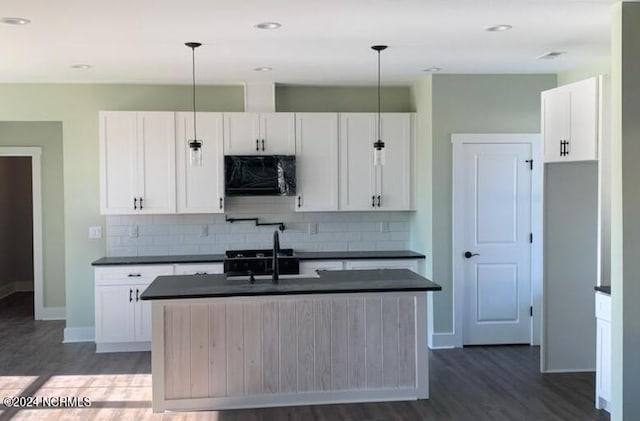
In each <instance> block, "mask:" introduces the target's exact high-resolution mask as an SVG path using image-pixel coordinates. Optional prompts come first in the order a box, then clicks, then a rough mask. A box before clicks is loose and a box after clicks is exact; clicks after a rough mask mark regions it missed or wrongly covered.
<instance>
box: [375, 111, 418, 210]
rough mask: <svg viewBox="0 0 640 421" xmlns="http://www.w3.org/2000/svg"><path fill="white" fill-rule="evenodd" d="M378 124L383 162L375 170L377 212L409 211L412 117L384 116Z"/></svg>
mask: <svg viewBox="0 0 640 421" xmlns="http://www.w3.org/2000/svg"><path fill="white" fill-rule="evenodd" d="M380 123H381V134H382V140H383V141H384V144H385V146H384V149H385V162H384V165H379V166H377V168H376V205H377V207H376V209H379V210H410V209H411V168H412V165H411V115H410V114H383V115H382V116H381V119H380ZM378 195H379V197H380V201H379V202H378Z"/></svg>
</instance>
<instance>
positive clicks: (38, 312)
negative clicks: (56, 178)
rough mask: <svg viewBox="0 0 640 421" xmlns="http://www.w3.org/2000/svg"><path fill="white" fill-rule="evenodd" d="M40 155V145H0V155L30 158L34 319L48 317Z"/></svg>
mask: <svg viewBox="0 0 640 421" xmlns="http://www.w3.org/2000/svg"><path fill="white" fill-rule="evenodd" d="M41 156H42V148H40V147H35V146H30V147H13V146H6V147H5V146H2V147H0V157H3V158H10V157H30V158H31V194H32V196H33V202H32V204H33V210H32V213H33V216H32V218H33V309H34V318H35V319H36V320H42V319H45V318H48V317H46V315H45V312H44V285H43V260H42V179H41V173H42V168H41V159H40V158H41Z"/></svg>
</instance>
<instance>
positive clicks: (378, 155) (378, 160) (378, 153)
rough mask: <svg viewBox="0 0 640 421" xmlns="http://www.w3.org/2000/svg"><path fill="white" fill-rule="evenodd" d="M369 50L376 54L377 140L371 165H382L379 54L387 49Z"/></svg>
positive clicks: (378, 46)
mask: <svg viewBox="0 0 640 421" xmlns="http://www.w3.org/2000/svg"><path fill="white" fill-rule="evenodd" d="M371 49H373V50H375V51H377V52H378V133H377V134H378V140H376V141H375V142H374V143H373V165H384V142H383V141H382V136H381V134H380V132H381V130H380V127H381V124H380V52H381V51H384V50H386V49H387V46H386V45H373V46H372V47H371Z"/></svg>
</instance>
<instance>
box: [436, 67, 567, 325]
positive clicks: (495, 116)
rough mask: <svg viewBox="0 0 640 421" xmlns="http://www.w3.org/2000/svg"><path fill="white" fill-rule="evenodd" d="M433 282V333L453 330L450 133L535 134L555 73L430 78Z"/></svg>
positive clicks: (554, 84) (553, 84)
mask: <svg viewBox="0 0 640 421" xmlns="http://www.w3.org/2000/svg"><path fill="white" fill-rule="evenodd" d="M432 83H433V85H432V89H433V97H432V104H433V117H432V118H433V129H432V136H433V245H434V247H433V250H432V253H433V281H434V282H436V283H438V284H440V285H442V291H441V292H439V293H437V294H434V314H435V320H434V328H435V332H451V331H452V329H453V295H452V289H451V277H452V273H451V272H452V271H451V261H452V260H451V259H452V256H451V247H452V242H451V236H452V234H451V229H452V226H451V216H452V204H451V203H452V177H451V162H452V146H451V134H452V133H539V132H540V92H541V91H544V90H546V89H550V88H553V87H555V86H556V76H555V75H434V76H433V82H432Z"/></svg>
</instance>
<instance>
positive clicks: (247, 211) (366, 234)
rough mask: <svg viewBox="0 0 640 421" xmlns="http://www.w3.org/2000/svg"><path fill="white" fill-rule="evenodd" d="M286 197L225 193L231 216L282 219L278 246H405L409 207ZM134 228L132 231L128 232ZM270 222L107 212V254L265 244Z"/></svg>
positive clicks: (200, 250)
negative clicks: (318, 203) (312, 208)
mask: <svg viewBox="0 0 640 421" xmlns="http://www.w3.org/2000/svg"><path fill="white" fill-rule="evenodd" d="M293 209H294V201H293V198H290V197H283V198H280V197H277V198H273V197H268V198H267V197H265V198H261V197H240V198H227V200H226V204H225V214H226V215H227V216H228V217H231V218H253V217H257V218H260V222H284V224H285V227H286V229H285V231H284V232H281V233H280V246H281V247H283V248H284V247H286V248H293V249H295V250H298V251H365V250H366V251H369V250H405V249H408V248H409V218H410V215H411V212H304V213H303V212H295V211H294V210H293ZM132 227H137V236H135V235H131V234H135V233H134V232H132V231H135V229H134V230H132V229H131V228H132ZM275 229H277V228H276V227H275V226H261V227H256V226H255V225H254V223H253V222H252V221H249V222H234V223H229V222H226V221H225V215H224V214H198V215H126V216H107V229H106V234H107V256H109V257H115V256H163V255H178V254H217V253H224V251H225V250H231V249H250V248H269V247H271V241H272V237H273V231H274V230H275Z"/></svg>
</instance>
